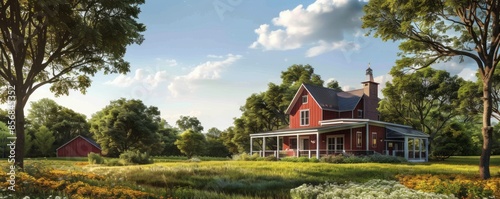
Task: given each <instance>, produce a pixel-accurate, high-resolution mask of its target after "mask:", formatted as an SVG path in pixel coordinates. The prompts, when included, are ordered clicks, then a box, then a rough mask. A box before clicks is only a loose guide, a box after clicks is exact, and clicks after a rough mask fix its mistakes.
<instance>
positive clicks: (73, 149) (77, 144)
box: [57, 137, 101, 157]
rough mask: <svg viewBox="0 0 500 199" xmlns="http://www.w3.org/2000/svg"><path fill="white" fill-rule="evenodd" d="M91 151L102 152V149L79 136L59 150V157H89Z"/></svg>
mask: <svg viewBox="0 0 500 199" xmlns="http://www.w3.org/2000/svg"><path fill="white" fill-rule="evenodd" d="M90 152H94V153H98V154H101V150H100V149H99V148H97V147H96V146H94V145H92V144H90V143H89V142H88V141H87V140H85V139H83V138H81V137H77V138H76V139H74V140H73V141H71V142H70V143H67V144H66V145H64V146H63V147H61V148H59V149H58V150H57V157H87V155H88V154H89V153H90Z"/></svg>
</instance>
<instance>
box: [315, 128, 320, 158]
mask: <svg viewBox="0 0 500 199" xmlns="http://www.w3.org/2000/svg"><path fill="white" fill-rule="evenodd" d="M319 142H320V140H319V133H316V158H318V160H319Z"/></svg>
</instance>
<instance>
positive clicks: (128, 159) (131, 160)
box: [120, 151, 154, 164]
mask: <svg viewBox="0 0 500 199" xmlns="http://www.w3.org/2000/svg"><path fill="white" fill-rule="evenodd" d="M120 159H121V160H123V161H125V163H126V164H151V163H153V162H154V161H153V159H152V158H150V157H149V155H148V154H147V153H141V152H139V151H125V152H123V153H122V154H120Z"/></svg>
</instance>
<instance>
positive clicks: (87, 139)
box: [56, 135, 101, 150]
mask: <svg viewBox="0 0 500 199" xmlns="http://www.w3.org/2000/svg"><path fill="white" fill-rule="evenodd" d="M79 137H80V138H82V139H84V140H86V141H87V142H89V143H90V144H92V145H94V146H95V147H97V148H98V149H101V146H100V145H99V144H98V143H97V142H95V141H94V140H93V139H91V138H86V137H83V136H81V135H78V136H76V137H75V138H73V139H71V140H70V141H68V142H66V143H64V144H63V145H61V146H60V147H58V148H57V149H56V150H59V149H60V148H62V147H64V146H66V145H68V144H69V143H71V142H72V141H73V140H75V139H76V138H79Z"/></svg>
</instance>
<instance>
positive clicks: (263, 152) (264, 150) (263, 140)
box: [261, 137, 266, 157]
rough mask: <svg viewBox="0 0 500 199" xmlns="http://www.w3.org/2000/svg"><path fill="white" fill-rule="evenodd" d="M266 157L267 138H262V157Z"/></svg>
mask: <svg viewBox="0 0 500 199" xmlns="http://www.w3.org/2000/svg"><path fill="white" fill-rule="evenodd" d="M261 157H266V137H263V138H262V156H261Z"/></svg>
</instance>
